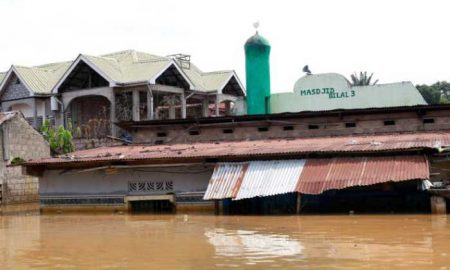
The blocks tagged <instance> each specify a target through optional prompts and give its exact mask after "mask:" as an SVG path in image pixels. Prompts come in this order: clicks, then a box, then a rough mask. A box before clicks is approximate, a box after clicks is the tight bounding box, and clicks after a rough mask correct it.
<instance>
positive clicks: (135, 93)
mask: <svg viewBox="0 0 450 270" xmlns="http://www.w3.org/2000/svg"><path fill="white" fill-rule="evenodd" d="M139 103H140V102H139V91H138V90H133V121H139V120H140V119H139V118H140V117H139Z"/></svg>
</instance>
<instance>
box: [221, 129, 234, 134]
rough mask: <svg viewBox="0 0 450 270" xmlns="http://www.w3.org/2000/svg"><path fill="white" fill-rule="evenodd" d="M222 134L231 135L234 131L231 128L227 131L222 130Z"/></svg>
mask: <svg viewBox="0 0 450 270" xmlns="http://www.w3.org/2000/svg"><path fill="white" fill-rule="evenodd" d="M222 132H223V133H225V134H230V133H233V132H234V130H233V129H231V128H226V129H224V130H222Z"/></svg>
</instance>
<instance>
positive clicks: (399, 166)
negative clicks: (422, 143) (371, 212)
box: [297, 156, 430, 194]
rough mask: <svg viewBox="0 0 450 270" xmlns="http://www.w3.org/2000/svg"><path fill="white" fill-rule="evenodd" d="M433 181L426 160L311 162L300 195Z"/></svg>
mask: <svg viewBox="0 0 450 270" xmlns="http://www.w3.org/2000/svg"><path fill="white" fill-rule="evenodd" d="M429 177H430V172H429V167H428V161H427V159H426V157H424V156H396V157H358V158H333V159H308V160H307V161H306V165H305V168H304V169H303V172H302V174H301V176H300V180H299V182H298V187H297V192H300V193H303V194H320V193H323V192H324V191H327V190H331V189H343V188H347V187H353V186H368V185H373V184H378V183H384V182H390V181H393V182H399V181H407V180H414V179H429Z"/></svg>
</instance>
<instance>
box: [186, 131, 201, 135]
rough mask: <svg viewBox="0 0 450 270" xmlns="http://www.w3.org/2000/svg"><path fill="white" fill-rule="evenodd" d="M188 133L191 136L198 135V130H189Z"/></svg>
mask: <svg viewBox="0 0 450 270" xmlns="http://www.w3.org/2000/svg"><path fill="white" fill-rule="evenodd" d="M189 135H192V136H197V135H200V131H198V130H191V131H189Z"/></svg>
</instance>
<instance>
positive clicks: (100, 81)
mask: <svg viewBox="0 0 450 270" xmlns="http://www.w3.org/2000/svg"><path fill="white" fill-rule="evenodd" d="M106 86H109V82H108V81H107V80H106V79H105V78H103V77H102V76H101V75H100V74H98V73H97V72H96V71H95V70H93V69H92V68H91V67H89V66H88V65H87V64H86V63H84V62H83V61H80V62H79V63H78V65H77V66H76V67H75V68H74V69H73V71H72V72H71V73H70V75H69V76H68V77H67V79H66V80H65V81H64V83H63V84H62V85H61V87H60V88H59V90H60V91H61V92H64V91H70V90H78V89H89V88H96V87H106Z"/></svg>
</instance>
